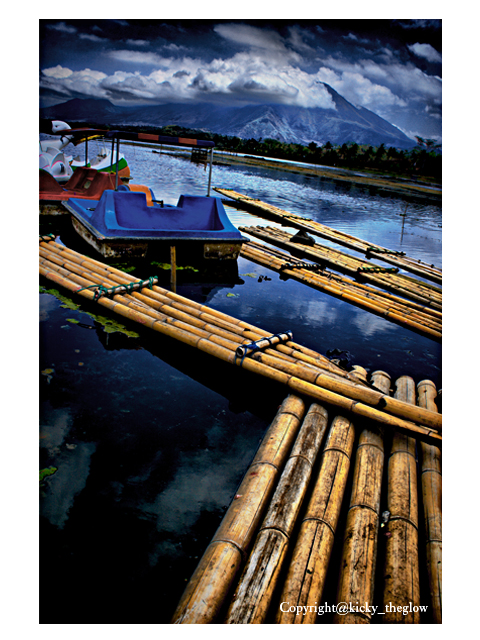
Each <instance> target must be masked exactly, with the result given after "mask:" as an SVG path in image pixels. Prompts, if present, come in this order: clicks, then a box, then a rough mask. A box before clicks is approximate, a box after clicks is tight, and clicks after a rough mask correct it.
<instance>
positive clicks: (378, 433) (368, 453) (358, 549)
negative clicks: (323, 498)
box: [333, 371, 390, 624]
mask: <svg viewBox="0 0 480 640" xmlns="http://www.w3.org/2000/svg"><path fill="white" fill-rule="evenodd" d="M371 378H372V383H373V384H374V385H375V387H377V388H378V389H381V390H382V391H383V392H384V393H386V394H388V393H389V392H390V376H389V375H388V374H387V373H385V372H383V371H375V372H374V373H372V376H371ZM383 464H384V447H383V430H382V429H381V428H378V427H375V426H373V425H372V426H371V427H369V428H368V429H364V430H363V431H362V432H361V434H360V437H359V440H358V448H357V455H356V459H355V468H354V472H353V485H352V495H351V498H350V509H349V511H348V514H347V523H346V525H345V534H344V542H343V552H342V560H341V564H340V577H339V582H338V590H337V602H338V603H339V602H346V603H352V605H355V603H357V602H358V603H361V605H362V609H363V612H362V611H361V610H360V607H358V608H356V607H355V606H352V607H351V610H350V611H349V612H348V613H346V614H345V615H338V614H335V616H334V619H333V620H334V622H335V623H336V624H369V623H370V622H371V617H372V616H371V613H370V609H368V608H367V607H364V606H363V605H365V603H367V604H368V605H369V606H371V605H372V604H373V597H374V584H375V568H376V561H377V546H378V530H379V524H380V497H381V490H382V477H383Z"/></svg>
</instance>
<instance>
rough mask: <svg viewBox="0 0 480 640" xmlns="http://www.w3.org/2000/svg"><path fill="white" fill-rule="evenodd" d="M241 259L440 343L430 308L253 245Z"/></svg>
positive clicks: (439, 323) (435, 313)
mask: <svg viewBox="0 0 480 640" xmlns="http://www.w3.org/2000/svg"><path fill="white" fill-rule="evenodd" d="M240 255H241V256H242V257H244V258H247V259H248V260H251V261H252V262H256V263H257V264H261V265H262V266H265V267H268V268H269V269H273V270H275V271H277V272H278V273H281V274H283V275H284V276H288V277H289V278H293V279H295V280H297V281H299V282H302V283H304V284H307V285H308V286H311V287H313V288H315V289H319V290H321V291H324V292H325V293H328V294H330V295H333V296H335V297H337V298H341V299H342V300H345V301H347V302H349V303H350V304H353V305H355V306H358V307H361V308H362V309H366V310H367V311H370V312H371V313H374V314H375V315H379V316H381V317H384V318H386V319H387V320H390V321H392V322H394V323H395V324H398V325H400V326H404V327H407V328H408V329H411V330H412V331H415V332H416V333H419V334H421V335H425V336H427V337H429V338H432V339H433V340H436V341H440V340H441V338H442V315H441V312H440V311H437V310H435V309H432V308H431V307H428V306H424V305H420V304H418V303H416V302H412V301H409V300H406V299H405V298H401V297H399V296H395V295H391V294H388V293H386V292H383V291H380V290H378V289H374V288H372V287H369V286H367V285H364V284H361V283H359V282H356V281H354V280H351V279H349V278H346V277H342V276H339V275H337V274H334V273H332V272H331V271H327V270H326V269H322V270H321V271H318V270H316V271H312V269H311V267H312V266H315V265H311V264H306V263H304V262H302V261H301V260H299V259H295V258H291V257H290V256H289V255H287V254H286V253H284V252H282V251H280V250H278V249H273V248H271V247H266V246H264V245H261V244H258V243H256V242H253V241H251V242H249V243H248V244H245V245H244V246H243V247H242V251H241V254H240Z"/></svg>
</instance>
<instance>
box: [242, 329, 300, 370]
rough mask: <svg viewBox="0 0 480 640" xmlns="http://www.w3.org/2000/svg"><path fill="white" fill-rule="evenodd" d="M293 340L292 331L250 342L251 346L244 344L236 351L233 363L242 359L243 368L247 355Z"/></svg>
mask: <svg viewBox="0 0 480 640" xmlns="http://www.w3.org/2000/svg"><path fill="white" fill-rule="evenodd" d="M292 339H293V333H292V332H291V331H286V332H285V333H276V334H274V335H271V336H267V337H266V338H261V339H260V340H256V341H255V342H250V343H249V344H242V345H241V346H239V347H237V349H236V350H235V358H234V360H233V362H234V364H237V358H240V366H242V364H243V361H244V359H245V357H246V356H247V355H249V354H251V353H255V352H256V351H262V349H266V348H268V347H270V346H272V345H275V344H278V343H279V342H287V341H288V340H292Z"/></svg>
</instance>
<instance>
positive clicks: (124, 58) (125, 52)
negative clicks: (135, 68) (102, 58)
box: [107, 49, 163, 65]
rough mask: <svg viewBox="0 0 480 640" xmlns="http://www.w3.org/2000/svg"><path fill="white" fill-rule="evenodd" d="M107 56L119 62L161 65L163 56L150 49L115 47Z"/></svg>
mask: <svg viewBox="0 0 480 640" xmlns="http://www.w3.org/2000/svg"><path fill="white" fill-rule="evenodd" d="M107 56H108V57H109V58H111V59H112V60H117V61H119V62H129V63H131V64H145V65H160V64H161V63H162V60H163V58H162V57H161V56H159V55H158V54H157V53H152V52H148V51H132V50H131V49H115V50H113V51H109V52H108V53H107Z"/></svg>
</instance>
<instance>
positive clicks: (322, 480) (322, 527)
mask: <svg viewBox="0 0 480 640" xmlns="http://www.w3.org/2000/svg"><path fill="white" fill-rule="evenodd" d="M354 438H355V431H354V427H353V424H352V422H350V420H347V419H346V418H344V417H342V416H336V417H335V418H334V419H333V421H332V424H331V427H330V431H329V434H328V438H327V442H326V445H325V448H324V450H323V454H322V458H321V466H320V471H319V474H318V477H317V479H316V481H315V485H314V487H313V491H312V496H311V498H310V500H309V503H308V506H307V509H306V512H305V515H304V517H303V520H302V523H301V525H300V530H299V533H298V537H297V541H296V544H295V548H294V550H293V555H292V559H291V562H290V566H289V569H288V573H287V577H286V579H285V583H284V586H283V590H282V594H281V596H280V602H281V603H283V604H284V606H281V607H280V608H279V610H278V612H277V615H276V622H277V623H278V624H313V623H314V622H315V621H316V619H317V618H318V614H317V611H316V608H315V607H312V605H314V604H316V603H317V602H318V603H319V602H320V600H321V597H322V593H323V588H324V585H325V578H326V575H327V570H328V565H329V562H330V556H331V553H332V548H333V542H334V537H335V530H336V527H337V523H338V519H339V516H340V509H341V506H342V500H343V495H344V492H345V486H346V482H347V478H348V471H349V468H350V457H351V454H352V448H353V441H354ZM298 606H300V607H306V609H302V610H301V611H302V614H301V615H297V614H296V610H294V611H292V609H293V608H294V607H295V608H296V607H298Z"/></svg>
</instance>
